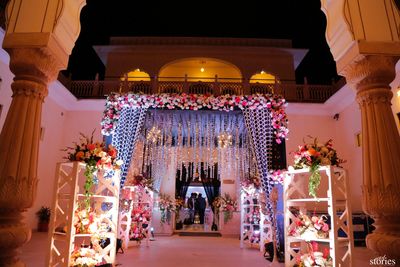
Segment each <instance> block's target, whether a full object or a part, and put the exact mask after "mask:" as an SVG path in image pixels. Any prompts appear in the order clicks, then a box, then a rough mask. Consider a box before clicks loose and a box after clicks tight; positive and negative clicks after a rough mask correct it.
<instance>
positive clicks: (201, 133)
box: [199, 117, 204, 175]
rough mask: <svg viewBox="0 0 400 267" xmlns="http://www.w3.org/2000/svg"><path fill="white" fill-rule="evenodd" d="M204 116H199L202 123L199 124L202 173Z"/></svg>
mask: <svg viewBox="0 0 400 267" xmlns="http://www.w3.org/2000/svg"><path fill="white" fill-rule="evenodd" d="M202 118H203V117H199V120H200V124H199V162H200V175H201V162H203V147H204V144H203V136H204V121H203V120H202Z"/></svg>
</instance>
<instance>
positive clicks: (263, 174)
mask: <svg viewBox="0 0 400 267" xmlns="http://www.w3.org/2000/svg"><path fill="white" fill-rule="evenodd" d="M243 114H244V121H245V124H246V128H247V132H248V135H249V137H250V143H251V148H252V152H253V155H254V156H255V158H256V162H257V169H258V172H259V174H260V178H261V183H262V189H263V192H264V193H265V194H266V202H267V205H266V209H267V212H268V214H269V215H270V216H269V219H270V221H271V222H272V223H273V224H274V223H275V220H276V214H273V208H272V204H271V202H270V201H269V195H270V193H271V191H272V188H273V183H272V182H271V181H270V179H269V171H270V170H272V146H273V142H274V129H273V127H272V123H271V114H270V113H269V111H268V110H267V109H254V110H251V109H244V110H243ZM276 232H277V237H278V236H279V235H278V229H276ZM278 240H279V238H277V245H278V247H279V241H278Z"/></svg>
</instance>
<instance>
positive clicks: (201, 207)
mask: <svg viewBox="0 0 400 267" xmlns="http://www.w3.org/2000/svg"><path fill="white" fill-rule="evenodd" d="M196 204H197V205H196V206H197V209H198V212H199V216H200V224H204V213H205V211H206V199H205V198H204V197H203V196H202V195H201V193H199V196H198V197H197V202H196Z"/></svg>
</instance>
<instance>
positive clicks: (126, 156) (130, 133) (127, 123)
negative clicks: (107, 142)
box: [112, 108, 147, 187]
mask: <svg viewBox="0 0 400 267" xmlns="http://www.w3.org/2000/svg"><path fill="white" fill-rule="evenodd" d="M146 111H147V108H135V109H132V108H125V109H123V110H122V111H121V116H120V117H119V121H118V126H117V128H116V129H115V133H114V135H113V138H112V145H113V146H114V147H115V148H117V151H118V158H119V159H122V160H123V161H124V163H123V165H122V166H121V187H122V186H123V185H124V183H125V178H126V176H127V174H128V170H129V166H130V165H131V159H132V153H133V150H134V148H135V145H136V141H137V140H138V137H139V135H140V130H141V128H142V126H143V121H144V118H145V115H146Z"/></svg>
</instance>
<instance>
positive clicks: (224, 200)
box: [212, 193, 238, 223]
mask: <svg viewBox="0 0 400 267" xmlns="http://www.w3.org/2000/svg"><path fill="white" fill-rule="evenodd" d="M212 205H213V206H214V207H215V208H217V209H218V210H221V211H222V212H223V213H224V223H227V222H228V221H230V220H231V219H232V218H233V212H234V211H237V208H238V204H237V201H236V200H234V199H232V197H231V196H230V195H229V194H228V193H225V195H224V197H221V196H219V197H216V198H215V199H214V201H213V203H212Z"/></svg>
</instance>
